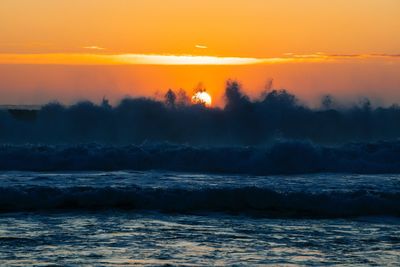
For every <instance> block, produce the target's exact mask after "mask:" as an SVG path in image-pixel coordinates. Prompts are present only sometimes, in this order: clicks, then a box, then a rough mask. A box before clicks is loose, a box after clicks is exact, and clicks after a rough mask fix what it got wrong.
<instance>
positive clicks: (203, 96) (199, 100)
mask: <svg viewBox="0 0 400 267" xmlns="http://www.w3.org/2000/svg"><path fill="white" fill-rule="evenodd" d="M192 103H193V104H201V105H205V106H206V107H210V106H211V103H212V99H211V96H210V95H209V94H208V93H207V92H205V91H199V92H197V93H195V94H194V95H193V96H192Z"/></svg>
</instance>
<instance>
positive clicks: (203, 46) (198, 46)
mask: <svg viewBox="0 0 400 267" xmlns="http://www.w3.org/2000/svg"><path fill="white" fill-rule="evenodd" d="M194 47H196V48H199V49H207V48H208V47H207V46H205V45H199V44H197V45H195V46H194Z"/></svg>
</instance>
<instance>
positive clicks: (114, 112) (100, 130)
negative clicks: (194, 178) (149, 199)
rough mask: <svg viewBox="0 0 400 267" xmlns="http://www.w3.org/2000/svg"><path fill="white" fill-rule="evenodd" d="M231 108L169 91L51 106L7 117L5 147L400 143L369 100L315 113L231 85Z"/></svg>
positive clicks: (392, 121) (1, 139)
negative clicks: (251, 95) (160, 98)
mask: <svg viewBox="0 0 400 267" xmlns="http://www.w3.org/2000/svg"><path fill="white" fill-rule="evenodd" d="M225 99H226V106H225V107H224V108H205V107H204V106H202V105H192V104H191V103H190V101H189V98H188V97H187V95H186V94H185V93H184V92H183V91H180V92H173V91H172V90H169V91H168V92H167V93H166V95H165V100H164V101H158V100H154V99H146V98H131V99H130V98H127V99H123V100H122V101H121V102H120V103H119V104H118V105H117V106H115V107H112V106H110V105H109V104H108V102H107V100H104V101H103V103H102V104H101V105H97V104H94V103H91V102H87V101H86V102H79V103H76V104H74V105H72V106H67V107H66V106H63V105H60V104H57V103H50V104H48V105H45V106H43V107H42V108H40V109H39V110H21V109H13V108H10V109H8V110H0V143H3V144H4V143H9V144H23V143H35V144H79V143H88V142H96V143H100V144H119V145H125V144H141V143H143V142H171V143H177V144H190V145H218V146H220V145H265V144H268V143H270V142H272V141H274V140H276V139H282V138H283V139H296V140H310V141H312V142H315V143H321V144H342V143H348V142H375V141H378V140H396V139H397V138H399V137H400V123H399V121H400V108H399V106H398V105H392V106H391V107H373V106H372V104H371V103H370V102H369V100H367V99H365V100H363V101H361V102H360V103H358V104H354V105H352V106H350V107H345V106H343V105H341V104H340V103H337V102H336V101H335V100H334V99H333V98H332V97H329V96H326V97H324V98H323V100H322V103H321V107H319V108H315V109H312V108H309V107H307V106H305V105H303V104H301V103H300V101H299V100H298V99H297V98H296V96H294V95H292V94H290V93H288V92H287V91H285V90H270V91H268V92H266V93H265V94H264V95H263V96H262V97H260V98H259V99H256V100H251V99H250V98H249V97H248V96H246V95H245V94H243V92H242V91H241V89H240V85H239V84H238V83H236V82H229V83H228V85H227V88H226V91H225Z"/></svg>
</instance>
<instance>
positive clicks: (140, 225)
mask: <svg viewBox="0 0 400 267" xmlns="http://www.w3.org/2000/svg"><path fill="white" fill-rule="evenodd" d="M399 236H400V219H398V218H368V219H353V220H344V219H335V220H302V219H295V220H288V219H260V218H250V217H245V216H227V215H220V214H211V215H210V214H209V215H208V216H195V215H164V214H158V213H141V214H137V213H136V214H134V213H122V212H121V213H119V212H105V213H64V214H62V213H50V214H49V213H47V214H32V213H14V214H3V215H1V216H0V262H1V265H6V266H10V265H39V266H42V265H49V264H61V265H75V264H76V265H80V264H94V265H107V266H121V265H164V264H171V265H187V266H199V265H231V264H235V263H246V264H273V265H274V264H275V265H276V264H278V265H286V264H296V265H297V264H307V265H322V264H339V263H347V264H360V265H364V264H377V265H396V264H397V263H399V262H400V252H399V251H400V238H399Z"/></svg>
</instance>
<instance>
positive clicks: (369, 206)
mask: <svg viewBox="0 0 400 267" xmlns="http://www.w3.org/2000/svg"><path fill="white" fill-rule="evenodd" d="M102 209H124V210H147V211H161V212H170V213H201V212H223V213H244V214H256V215H261V216H277V217H349V216H377V215H383V216H400V193H387V192H386V193H385V192H376V191H365V190H358V191H351V192H321V193H310V192H279V191H273V190H270V189H267V188H258V187H243V188H218V189H211V188H203V189H171V188H141V187H136V186H131V187H126V188H114V187H106V188H104V187H103V188H96V187H69V188H54V187H46V186H34V187H32V186H31V187H3V188H0V212H20V211H60V210H102Z"/></svg>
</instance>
